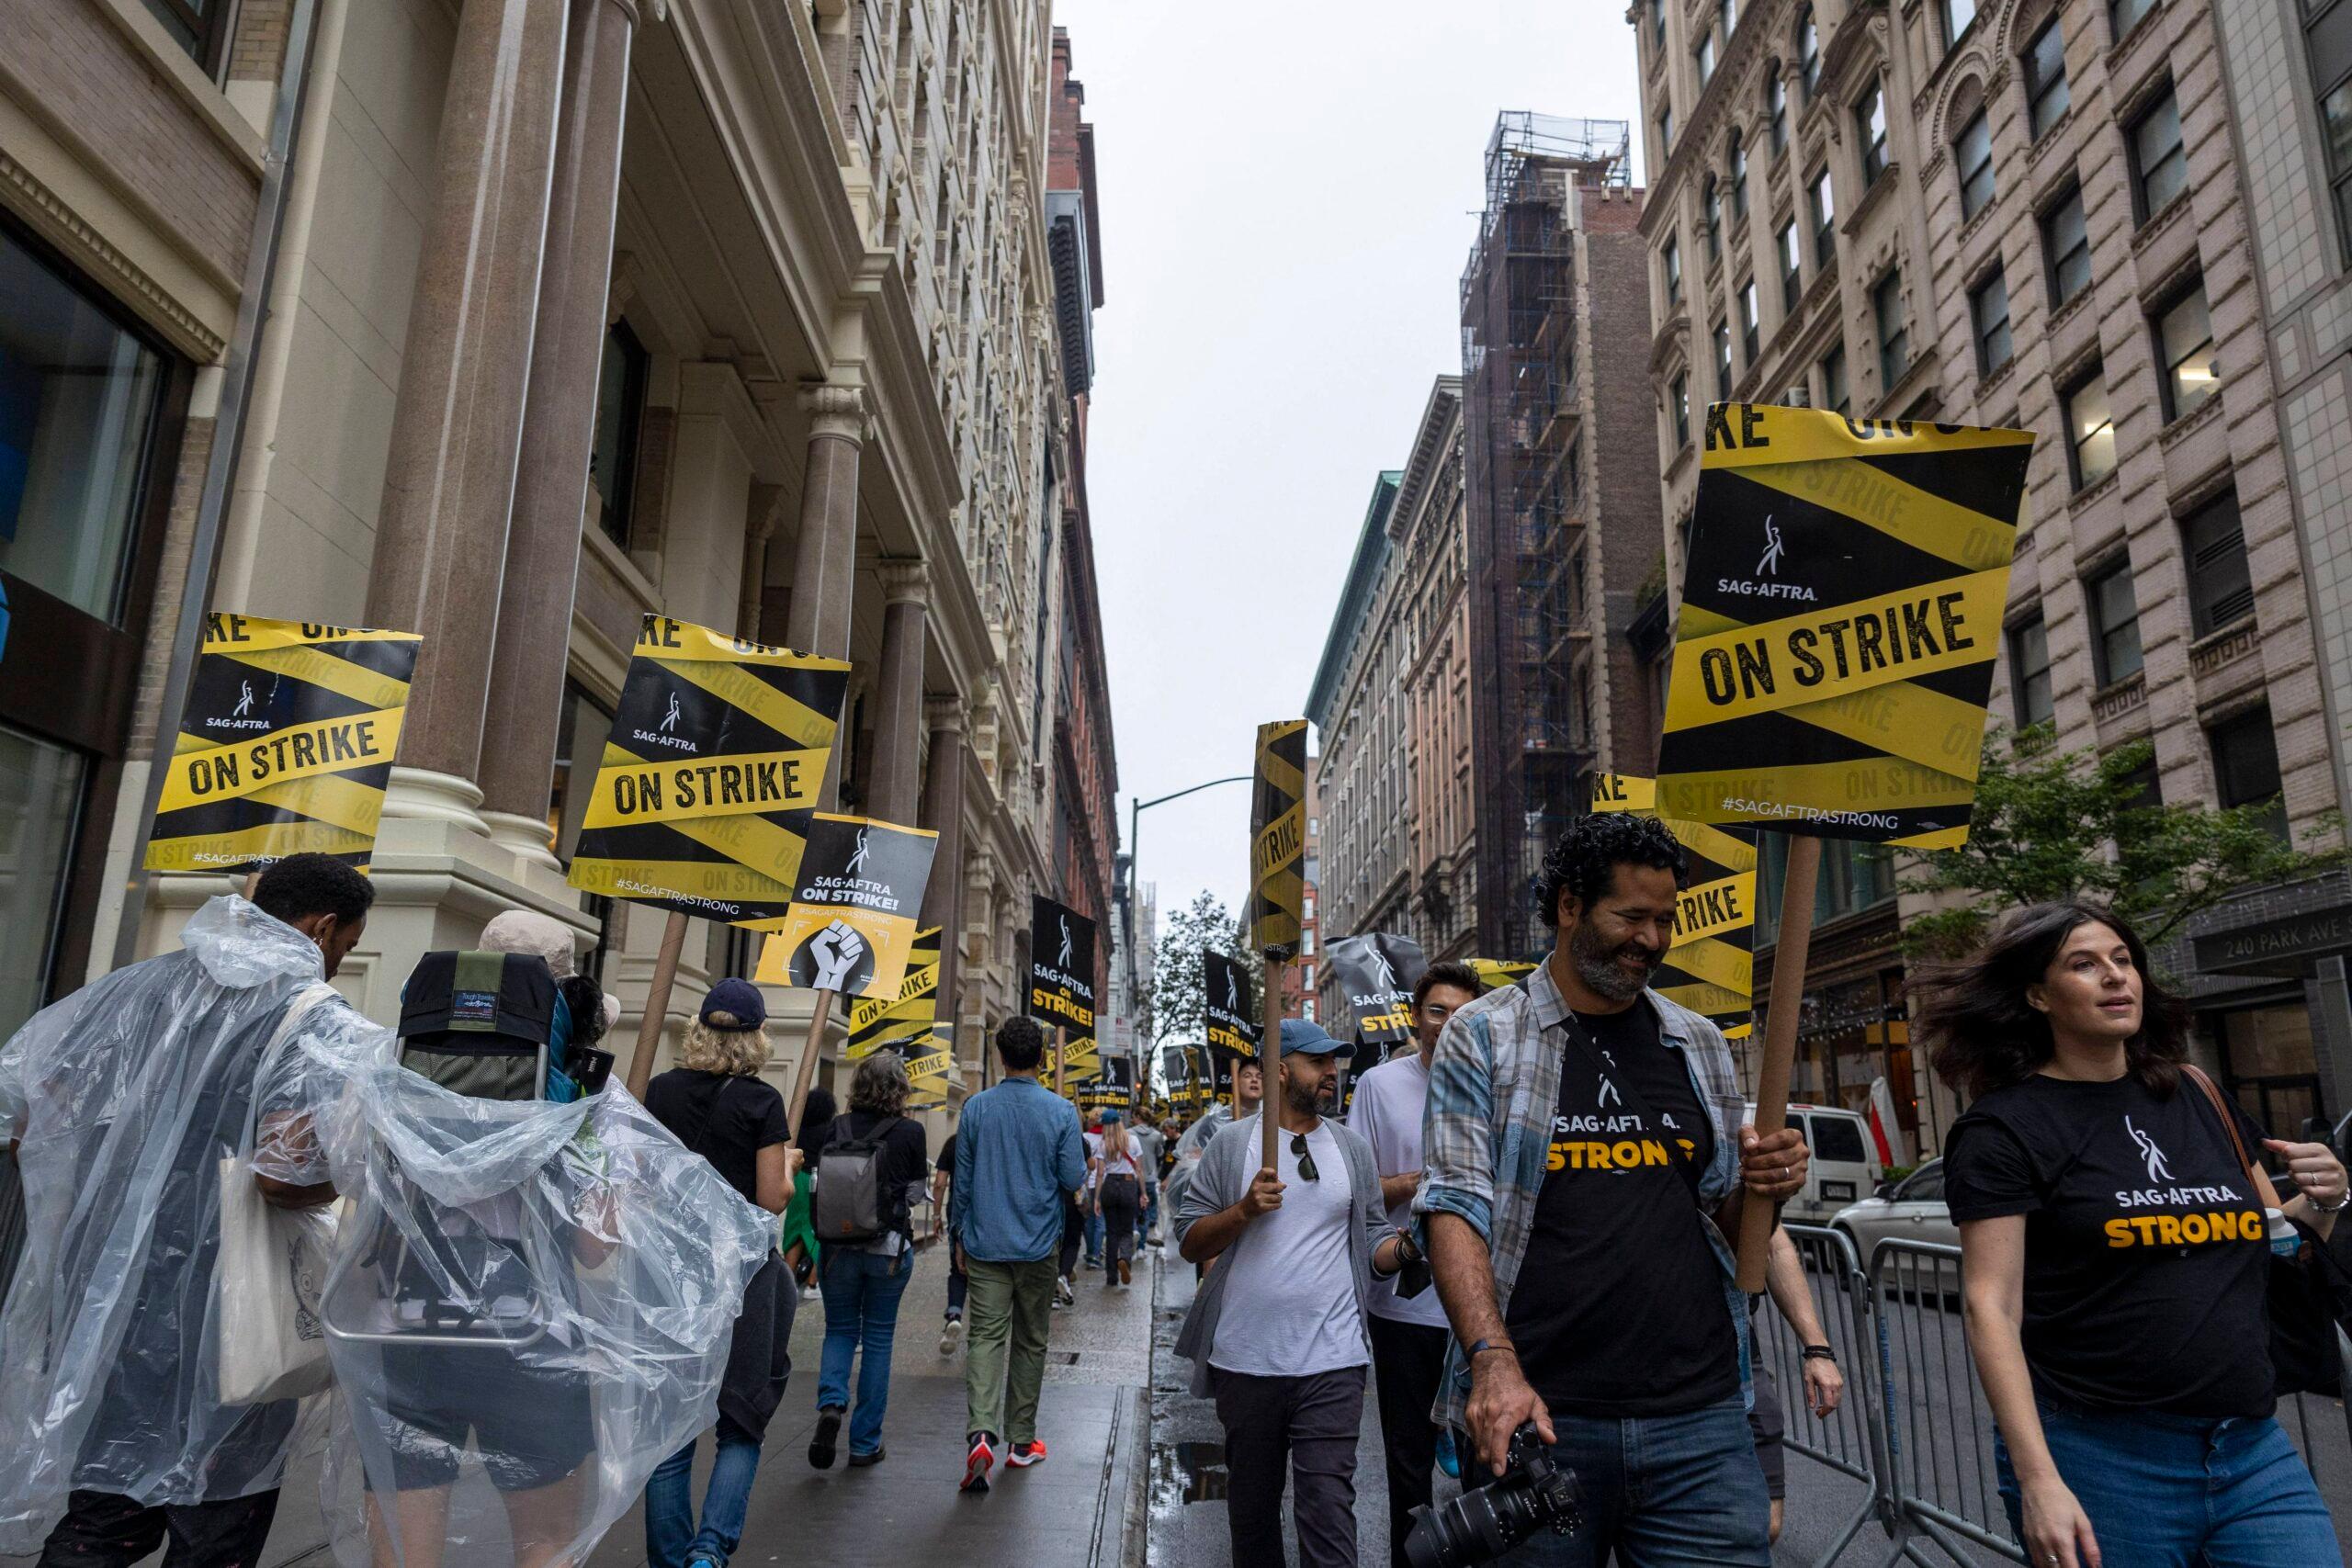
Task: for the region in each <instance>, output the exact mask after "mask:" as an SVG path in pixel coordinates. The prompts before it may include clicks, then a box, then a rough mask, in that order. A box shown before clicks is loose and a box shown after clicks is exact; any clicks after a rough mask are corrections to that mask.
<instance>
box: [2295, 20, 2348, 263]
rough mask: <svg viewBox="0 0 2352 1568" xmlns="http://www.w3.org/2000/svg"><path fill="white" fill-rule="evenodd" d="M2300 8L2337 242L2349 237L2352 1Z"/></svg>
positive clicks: (2304, 46)
mask: <svg viewBox="0 0 2352 1568" xmlns="http://www.w3.org/2000/svg"><path fill="white" fill-rule="evenodd" d="M2302 9H2303V15H2304V17H2306V18H2307V20H2306V21H2305V23H2304V27H2303V50H2304V52H2305V53H2306V54H2307V55H2308V56H2309V57H2310V59H2311V65H2312V85H2313V86H2314V87H2316V88H2317V89H2318V92H2319V122H2320V130H2322V131H2323V132H2324V135H2325V138H2326V141H2327V169H2328V178H2329V180H2330V181H2331V182H2332V183H2333V185H2334V186H2335V226H2336V231H2337V239H2338V243H2343V242H2344V241H2345V240H2346V237H2347V236H2352V0H2304V4H2303V8H2302Z"/></svg>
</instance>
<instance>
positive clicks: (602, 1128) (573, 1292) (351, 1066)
mask: <svg viewBox="0 0 2352 1568" xmlns="http://www.w3.org/2000/svg"><path fill="white" fill-rule="evenodd" d="M296 1071H297V1073H298V1074H299V1076H300V1082H299V1083H298V1084H297V1085H295V1086H293V1087H294V1089H295V1092H296V1093H297V1095H298V1096H299V1098H300V1100H302V1101H303V1102H305V1103H307V1104H308V1105H309V1106H310V1107H311V1119H310V1122H309V1124H308V1125H307V1126H303V1125H299V1124H296V1123H292V1122H288V1123H285V1124H284V1126H285V1127H286V1130H287V1134H288V1135H287V1136H286V1137H285V1138H284V1139H283V1140H281V1141H280V1143H279V1144H278V1145H269V1146H266V1147H265V1148H264V1150H263V1151H262V1153H261V1155H260V1156H259V1157H258V1158H257V1160H256V1165H257V1168H260V1169H263V1170H264V1171H272V1172H277V1171H282V1173H283V1175H284V1178H285V1179H303V1178H304V1176H305V1174H306V1172H307V1171H308V1169H309V1162H311V1161H312V1160H314V1159H315V1158H317V1157H318V1156H319V1155H320V1154H323V1156H324V1158H325V1161H326V1165H327V1167H328V1168H330V1169H331V1170H332V1172H333V1174H334V1182H335V1185H336V1187H337V1188H338V1189H339V1190H341V1191H342V1192H343V1194H344V1196H345V1199H346V1200H347V1201H348V1203H349V1207H348V1209H347V1211H346V1212H345V1216H344V1219H343V1222H342V1232H341V1238H340V1242H339V1245H338V1247H337V1250H336V1256H335V1261H334V1268H333V1269H332V1271H331V1272H330V1274H329V1276H328V1280H327V1283H326V1286H325V1290H324V1292H323V1294H322V1302H321V1305H320V1317H321V1318H322V1321H323V1323H324V1325H325V1328H326V1334H327V1346H328V1352H329V1356H330V1358H331V1359H332V1360H333V1363H334V1378H335V1385H336V1393H337V1398H336V1404H335V1420H334V1436H333V1441H332V1444H331V1448H330V1451H329V1455H328V1461H327V1465H326V1471H325V1474H324V1479H323V1481H322V1491H323V1501H324V1504H325V1509H326V1514H327V1517H328V1519H329V1521H330V1528H331V1529H333V1531H334V1548H335V1552H336V1555H337V1557H338V1558H340V1559H341V1560H342V1562H345V1564H347V1565H350V1568H358V1565H359V1564H362V1563H367V1562H370V1561H371V1560H372V1561H373V1562H378V1563H382V1564H390V1563H399V1564H401V1568H444V1565H447V1568H472V1565H477V1564H479V1565H480V1568H508V1565H510V1564H521V1565H524V1568H533V1565H537V1564H545V1563H555V1562H582V1561H584V1559H585V1558H586V1556H587V1554H588V1552H589V1551H590V1549H592V1548H593V1547H594V1545H595V1543H596V1541H597V1540H599V1539H600V1538H601V1537H602V1536H603V1535H604V1533H605V1531H606V1530H608V1529H610V1528H611V1527H612V1525H613V1523H614V1521H615V1520H616V1519H617V1518H618V1517H620V1516H621V1515H622V1514H623V1513H624V1512H626V1511H627V1510H628V1507H629V1506H630V1505H631V1504H632V1503H633V1502H634V1501H635V1500H636V1498H637V1496H638V1495H639V1492H641V1491H642V1490H643V1488H644V1485H645V1482H646V1479H647V1478H648V1476H650V1474H651V1473H652V1471H653V1468H654V1466H655V1465H657V1464H659V1463H660V1462H661V1461H662V1460H663V1459H665V1458H667V1457H668V1456H669V1455H670V1454H672V1453H673V1452H675V1451H676V1450H678V1449H680V1448H682V1447H684V1445H685V1443H686V1442H687V1441H688V1440H689V1439H690V1438H693V1437H694V1436H695V1434H696V1433H697V1432H699V1431H701V1430H702V1429H703V1428H704V1427H707V1426H708V1425H709V1424H710V1422H711V1420H712V1418H713V1416H714V1414H715V1411H716V1402H717V1395H718V1384H719V1380H720V1377H721V1375H722V1374H723V1372H724V1371H725V1370H726V1365H727V1358H728V1350H729V1338H730V1334H731V1331H732V1328H733V1325H734V1321H735V1317H736V1314H738V1312H739V1311H741V1306H742V1300H743V1292H744V1287H745V1286H746V1284H747V1283H748V1282H749V1281H750V1280H751V1278H752V1274H753V1273H754V1272H756V1271H757V1270H758V1269H759V1267H760V1265H761V1263H762V1262H763V1260H764V1259H765V1258H766V1257H767V1256H768V1253H769V1251H770V1250H771V1248H772V1247H773V1246H774V1244H775V1222H774V1220H773V1218H772V1217H771V1216H769V1215H768V1214H766V1213H763V1212H762V1211H761V1210H759V1209H757V1208H754V1207H753V1206H752V1204H750V1203H747V1202H745V1201H743V1200H742V1198H741V1197H740V1196H739V1195H738V1194H737V1193H736V1192H735V1191H734V1190H733V1189H731V1188H730V1187H729V1186H728V1185H727V1183H726V1181H725V1180H724V1179H722V1178H721V1177H720V1176H719V1174H718V1171H717V1170H716V1169H714V1168H712V1167H711V1166H710V1164H709V1163H708V1162H707V1161H706V1160H705V1159H703V1158H702V1157H701V1156H699V1155H695V1154H694V1153H692V1152H690V1151H689V1150H687V1149H686V1148H685V1147H684V1145H681V1144H680V1143H679V1142H678V1140H677V1139H676V1138H675V1137H673V1135H672V1134H670V1133H669V1132H668V1131H667V1130H665V1129H664V1128H663V1127H662V1125H661V1124H660V1123H659V1122H655V1121H654V1120H653V1118H652V1117H651V1116H650V1114H648V1113H647V1112H646V1111H645V1109H644V1108H643V1107H642V1106H640V1105H639V1104H638V1102H637V1101H636V1100H632V1099H630V1098H629V1096H628V1093H627V1092H626V1091H625V1090H623V1089H620V1088H619V1087H618V1086H614V1087H611V1088H608V1089H606V1090H605V1092H603V1093H602V1094H599V1095H596V1096H594V1097H593V1098H590V1099H587V1100H578V1101H574V1102H572V1103H570V1104H563V1105H557V1104H551V1103H548V1102H546V1101H525V1102H510V1101H499V1100H475V1099H469V1098H466V1097H463V1096H460V1095H458V1094H455V1093H452V1092H451V1091H449V1090H447V1089H443V1088H441V1087H440V1086H438V1085H436V1084H434V1083H432V1082H430V1081H428V1080H427V1079H425V1078H424V1077H421V1076H419V1075H417V1074H415V1073H412V1072H409V1071H407V1070H405V1069H403V1068H401V1067H400V1066H397V1065H396V1063H395V1062H394V1059H393V1056H392V1054H391V1052H390V1049H389V1047H388V1046H381V1047H379V1046H376V1045H374V1044H372V1043H371V1044H370V1045H369V1046H368V1047H367V1048H365V1049H361V1050H358V1051H352V1050H348V1049H343V1048H340V1047H339V1046H338V1044H337V1043H332V1042H306V1049H305V1051H304V1053H303V1056H302V1060H301V1062H300V1066H298V1068H297V1069H296ZM313 1129H314V1130H315V1135H316V1137H317V1139H318V1144H319V1146H318V1147H315V1148H314V1147H311V1146H309V1145H308V1139H309V1137H310V1136H311V1134H312V1130H313ZM266 1142H267V1140H266ZM281 1161H282V1164H281V1163H280V1162H281Z"/></svg>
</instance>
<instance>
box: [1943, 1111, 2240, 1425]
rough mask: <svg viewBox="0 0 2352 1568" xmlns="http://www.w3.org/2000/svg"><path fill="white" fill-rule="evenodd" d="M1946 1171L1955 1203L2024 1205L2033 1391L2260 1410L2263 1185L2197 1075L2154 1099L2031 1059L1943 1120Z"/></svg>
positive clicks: (2000, 1210) (2078, 1400) (2161, 1405)
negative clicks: (2061, 1074)
mask: <svg viewBox="0 0 2352 1568" xmlns="http://www.w3.org/2000/svg"><path fill="white" fill-rule="evenodd" d="M2233 1114H2235V1115H2236V1116H2237V1121H2238V1125H2239V1136H2241V1137H2242V1138H2244V1139H2245V1141H2246V1147H2247V1149H2248V1151H2249V1152H2252V1151H2253V1150H2255V1149H2257V1148H2259V1147H2260V1146H2261V1145H2260V1143H2259V1140H2260V1139H2261V1137H2262V1135H2263V1134H2262V1132H2261V1130H2260V1129H2259V1128H2257V1127H2256V1126H2255V1125H2254V1123H2253V1122H2251V1121H2249V1120H2248V1119H2247V1118H2246V1117H2245V1115H2244V1114H2243V1113H2242V1112H2236V1111H2235V1110H2234V1108H2233ZM1944 1173H1945V1175H1944V1191H1945V1197H1946V1201H1947V1202H1948V1203H1949V1204H1950V1205H1951V1216H1952V1218H1953V1219H1955V1220H1958V1221H1962V1222H1966V1221H1970V1220H1987V1219H1996V1218H1998V1217H2000V1216H2002V1215H2006V1214H2023V1215H2024V1216H2025V1321H2024V1340H2025V1359H2026V1364H2027V1366H2028V1367H2030V1369H2031V1370H2032V1372H2033V1381H2034V1386H2035V1388H2036V1389H2037V1390H2039V1391H2040V1392H2041V1393H2042V1394H2043V1395H2044V1396H2045V1397H2054V1398H2056V1399H2058V1400H2060V1401H2062V1402H2064V1403H2066V1404H2075V1405H2082V1406H2088V1407H2091V1408H2094V1409H2125V1410H2160V1411H2165V1412H2168V1413H2170V1414H2173V1415H2177V1416H2201V1417H2209V1418H2218V1417H2222V1416H2249V1417H2260V1416H2267V1415H2269V1414H2270V1411H2271V1407H2272V1404H2273V1403H2274V1400H2273V1396H2272V1393H2271V1383H2272V1376H2271V1368H2270V1348H2269V1347H2270V1326H2269V1317H2268V1305H2267V1287H2268V1279H2269V1267H2270V1248H2269V1243H2268V1241H2267V1237H2266V1235H2265V1231H2264V1225H2263V1215H2262V1199H2261V1196H2260V1194H2259V1193H2258V1192H2257V1191H2256V1190H2254V1188H2253V1186H2252V1184H2251V1183H2249V1182H2248V1181H2247V1180H2246V1177H2245V1169H2244V1168H2242V1167H2241V1166H2240V1165H2239V1164H2238V1159H2237V1152H2236V1150H2235V1149H2234V1148H2233V1146H2232V1145H2231V1143H2230V1138H2229V1134H2228V1133H2227V1132H2226V1131H2225V1130H2224V1129H2223V1128H2222V1123H2221V1122H2220V1120H2219V1118H2217V1117H2216V1116H2215V1115H2214V1113H2213V1107H2212V1104H2211V1101H2209V1100H2207V1099H2206V1098H2205V1096H2204V1094H2203V1093H2202V1092H2201V1091H2199V1089H2198V1088H2197V1087H2196V1086H2195V1085H2194V1084H2191V1083H2188V1082H2183V1083H2182V1084H2181V1085H2180V1087H2179V1088H2178V1089H2177V1090H2175V1091H2174V1093H2173V1094H2172V1095H2171V1096H2170V1097H2169V1098H2166V1099H2159V1098H2157V1097H2156V1095H2155V1094H2154V1093H2153V1092H2151V1091H2150V1090H2149V1089H2145V1088H2143V1086H2142V1085H2141V1083H2140V1081H2139V1080H2138V1079H2137V1078H2131V1077H2124V1078H2119V1079H2116V1080H2115V1081H2113V1082H2111V1083H2082V1082H2077V1081H2075V1080H2072V1079H2065V1078H2052V1077H2042V1076H2041V1075H2038V1074H2037V1075H2036V1076H2034V1077H2029V1078H2027V1079H2026V1080H2025V1081H2024V1082H2022V1083H2017V1084H2012V1085H2010V1086H2009V1087H2008V1088H2007V1089H1996V1090H1995V1091H1994V1092H1993V1093H1991V1094H1988V1095H1986V1096H1985V1098H1984V1099H1982V1100H1978V1101H1977V1102H1976V1103H1975V1104H1974V1105H1973V1106H1971V1107H1970V1108H1969V1110H1968V1112H1967V1114H1966V1115H1964V1116H1962V1118H1961V1119H1960V1120H1959V1121H1958V1122H1955V1123H1953V1125H1952V1130H1951V1135H1950V1136H1949V1137H1948V1138H1947V1139H1946V1141H1945V1156H1944Z"/></svg>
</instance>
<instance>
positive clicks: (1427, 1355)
mask: <svg viewBox="0 0 2352 1568" xmlns="http://www.w3.org/2000/svg"><path fill="white" fill-rule="evenodd" d="M1367 1321H1368V1322H1369V1323H1370V1325H1371V1328H1372V1377H1373V1391H1374V1393H1375V1394H1376V1395H1377V1396H1378V1398H1379V1400H1380V1446H1381V1448H1382V1449H1383V1450H1385V1453H1386V1455H1387V1459H1388V1561H1389V1562H1390V1564H1391V1565H1392V1568H1405V1536H1406V1534H1407V1532H1408V1531H1409V1530H1411V1529H1412V1528H1413V1521H1412V1519H1411V1517H1410V1515H1411V1513H1412V1511H1413V1510H1414V1509H1415V1508H1417V1507H1427V1506H1429V1501H1430V1484H1431V1483H1430V1471H1431V1470H1433V1469H1434V1468H1435V1467H1436V1465H1437V1427H1436V1426H1435V1425H1433V1424H1432V1423H1431V1422H1430V1405H1431V1404H1434V1403H1435V1402H1436V1400H1437V1385H1438V1380H1439V1379H1440V1378H1442V1377H1443V1376H1444V1375H1445V1341H1446V1332H1445V1330H1444V1329H1442V1328H1431V1327H1430V1326H1429V1325H1427V1324H1421V1323H1399V1322H1397V1320H1396V1319H1394V1318H1387V1317H1381V1316H1379V1315H1377V1314H1374V1316H1372V1317H1371V1318H1370V1319H1368V1320H1367Z"/></svg>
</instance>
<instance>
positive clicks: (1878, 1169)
mask: <svg viewBox="0 0 2352 1568" xmlns="http://www.w3.org/2000/svg"><path fill="white" fill-rule="evenodd" d="M1747 1119H1748V1120H1749V1121H1750V1122H1753V1121H1755V1120H1756V1107H1755V1105H1754V1104H1753V1103H1751V1104H1750V1105H1749V1106H1748V1107H1747ZM1789 1125H1790V1126H1792V1127H1794V1128H1796V1129H1798V1130H1799V1131H1800V1132H1802V1133H1804V1142H1805V1147H1807V1148H1809V1149H1811V1150H1812V1151H1813V1165H1812V1168H1811V1169H1809V1170H1808V1171H1807V1172H1806V1173H1805V1179H1804V1190H1802V1191H1800V1192H1798V1193H1797V1195H1796V1196H1795V1197H1793V1198H1792V1199H1790V1200H1789V1201H1788V1202H1787V1204H1786V1205H1785V1206H1784V1207H1783V1208H1782V1209H1781V1219H1783V1220H1785V1221H1787V1222H1788V1223H1789V1224H1799V1225H1822V1224H1828V1223H1829V1218H1830V1216H1831V1215H1833V1214H1835V1213H1838V1210H1840V1209H1842V1208H1844V1207H1845V1206H1846V1205H1847V1204H1849V1203H1851V1202H1853V1201H1855V1200H1856V1199H1858V1198H1860V1197H1861V1195H1862V1194H1863V1193H1865V1192H1870V1191H1872V1190H1876V1188H1877V1187H1878V1184H1879V1182H1880V1181H1881V1180H1882V1179H1883V1178H1884V1176H1885V1170H1884V1168H1883V1167H1882V1166H1881V1165H1880V1164H1879V1163H1878V1149H1877V1147H1876V1146H1875V1145H1874V1143H1873V1140H1872V1139H1871V1130H1870V1123H1869V1122H1865V1121H1863V1120H1862V1118H1861V1116H1860V1113H1859V1112H1857V1111H1846V1110H1841V1109H1839V1108H1838V1107H1837V1106H1834V1105H1803V1104H1797V1103H1794V1102H1792V1103H1791V1104H1790V1106H1789Z"/></svg>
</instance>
